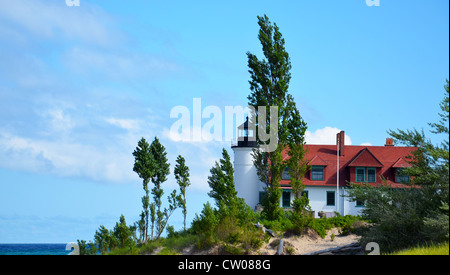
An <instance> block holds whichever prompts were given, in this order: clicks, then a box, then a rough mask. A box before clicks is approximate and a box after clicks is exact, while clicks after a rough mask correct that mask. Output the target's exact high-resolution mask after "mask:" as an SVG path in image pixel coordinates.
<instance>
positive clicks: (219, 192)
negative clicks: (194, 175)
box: [208, 148, 237, 211]
mask: <svg viewBox="0 0 450 275" xmlns="http://www.w3.org/2000/svg"><path fill="white" fill-rule="evenodd" d="M222 157H223V158H222V159H220V161H219V163H218V162H217V161H216V163H215V166H214V167H213V168H211V170H210V172H211V175H210V176H209V177H208V184H209V187H210V188H211V191H210V192H209V193H208V195H209V196H210V197H211V198H213V199H215V201H216V205H217V207H218V208H219V211H221V210H226V209H224V208H231V207H233V206H234V205H235V203H236V200H237V191H236V189H235V186H234V169H233V164H232V163H231V159H230V155H229V154H228V152H227V150H225V148H223V149H222Z"/></svg>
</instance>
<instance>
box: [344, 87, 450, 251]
mask: <svg viewBox="0 0 450 275" xmlns="http://www.w3.org/2000/svg"><path fill="white" fill-rule="evenodd" d="M448 93H449V89H448V80H447V83H446V85H445V95H444V99H443V100H442V102H441V103H440V107H441V110H442V112H441V113H440V114H439V116H440V117H441V119H440V121H439V122H437V123H430V124H429V125H430V126H431V127H432V128H433V130H432V131H431V132H432V133H434V134H444V141H443V142H442V143H441V144H439V145H434V144H433V143H432V142H431V140H430V139H429V138H427V137H426V135H425V133H424V131H423V130H421V131H419V130H417V129H412V130H406V131H404V130H399V129H397V130H396V131H393V130H389V131H388V133H389V134H390V135H391V136H392V137H393V138H394V142H395V143H396V144H402V145H406V146H412V147H416V148H417V150H414V151H413V152H412V154H411V156H409V159H408V162H409V163H410V164H411V167H409V168H406V169H404V170H403V171H402V173H403V174H405V175H409V176H410V177H411V183H410V185H411V186H410V187H408V188H403V189H392V188H390V186H387V185H383V186H380V187H370V186H368V185H356V184H353V185H352V187H353V188H352V189H351V190H349V196H350V197H351V198H352V199H353V200H359V201H364V204H365V208H364V210H363V214H364V215H365V217H366V218H368V219H370V220H372V221H373V222H374V224H375V225H374V226H372V227H371V228H370V229H369V230H368V231H367V232H366V234H365V236H364V238H363V239H364V240H366V241H376V242H378V243H379V244H380V247H381V248H382V249H384V250H385V251H392V250H397V249H401V248H405V247H408V246H411V245H413V246H415V245H417V244H424V243H427V242H441V241H448V236H449V234H448V230H449V229H448V228H449V227H448V223H449V216H448V201H449V193H448V190H449V188H448V187H449V174H448V173H449V152H448V117H449V108H448V105H449V98H448Z"/></svg>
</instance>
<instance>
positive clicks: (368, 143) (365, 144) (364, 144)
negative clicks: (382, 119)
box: [361, 142, 372, 146]
mask: <svg viewBox="0 0 450 275" xmlns="http://www.w3.org/2000/svg"><path fill="white" fill-rule="evenodd" d="M361 145H362V146H372V143H370V142H364V143H361Z"/></svg>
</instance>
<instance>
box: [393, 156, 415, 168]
mask: <svg viewBox="0 0 450 275" xmlns="http://www.w3.org/2000/svg"><path fill="white" fill-rule="evenodd" d="M411 166H412V165H411V163H409V162H407V161H406V160H404V159H403V158H399V159H398V160H397V161H396V162H395V163H394V165H392V167H393V168H406V167H411Z"/></svg>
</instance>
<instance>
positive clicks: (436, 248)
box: [390, 242, 449, 255]
mask: <svg viewBox="0 0 450 275" xmlns="http://www.w3.org/2000/svg"><path fill="white" fill-rule="evenodd" d="M390 255H449V243H448V242H447V243H443V244H437V245H430V246H418V247H415V248H409V249H405V250H402V251H398V252H395V253H392V254H390Z"/></svg>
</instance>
